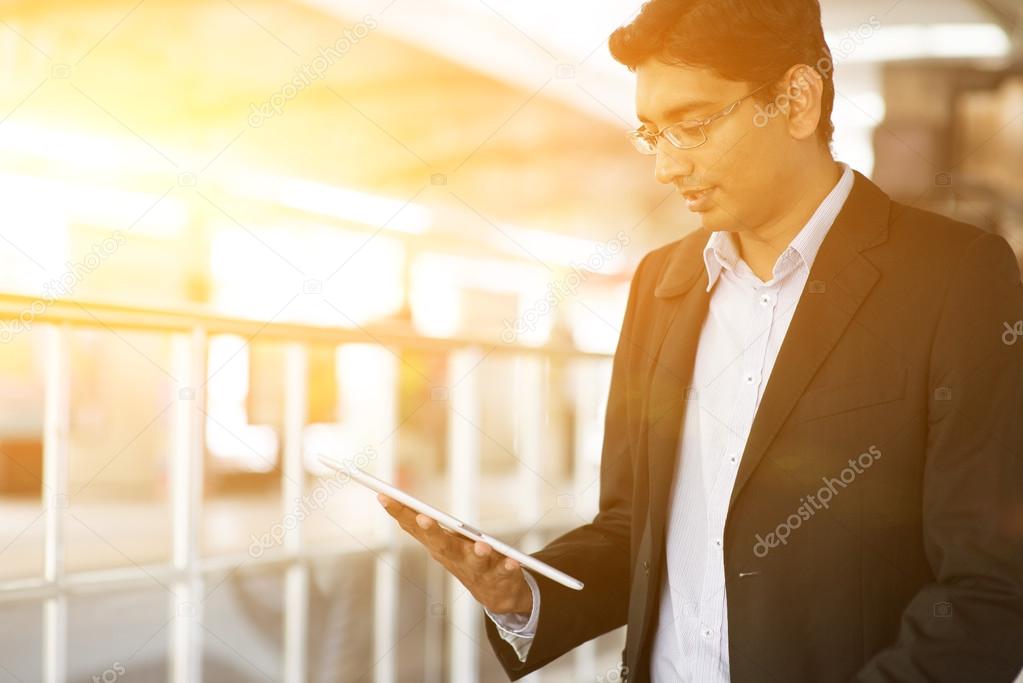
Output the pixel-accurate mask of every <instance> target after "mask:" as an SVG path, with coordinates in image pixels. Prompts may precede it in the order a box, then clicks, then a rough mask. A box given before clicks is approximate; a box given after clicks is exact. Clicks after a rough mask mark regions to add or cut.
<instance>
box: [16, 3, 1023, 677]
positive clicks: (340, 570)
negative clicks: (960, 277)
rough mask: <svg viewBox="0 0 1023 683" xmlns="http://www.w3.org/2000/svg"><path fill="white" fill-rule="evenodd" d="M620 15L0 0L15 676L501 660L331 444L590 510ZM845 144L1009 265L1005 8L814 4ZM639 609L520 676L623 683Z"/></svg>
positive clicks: (621, 242) (506, 514)
mask: <svg viewBox="0 0 1023 683" xmlns="http://www.w3.org/2000/svg"><path fill="white" fill-rule="evenodd" d="M639 5H640V3H639V2H636V1H634V0H628V1H625V2H621V1H619V2H605V1H594V0H589V1H588V2H583V1H582V0H562V1H561V2H558V3H520V2H513V1H512V0H485V1H484V0H429V1H428V2H423V1H419V2H413V1H412V0H372V1H370V0H365V1H363V0H176V1H174V2H171V1H170V0H129V1H126V2H122V1H120V0H78V1H75V2H53V1H49V0H33V1H32V2H27V1H25V2H16V1H10V0H0V226H2V228H0V311H2V316H3V317H2V319H0V343H2V345H0V519H2V524H0V681H40V680H45V681H49V682H53V683H58V682H60V681H88V680H102V681H106V682H107V683H110V682H112V681H116V680H120V679H122V678H124V679H126V680H131V681H165V680H172V681H198V680H201V679H203V678H205V679H206V680H211V681H218V682H219V681H225V682H229V681H262V680H269V681H304V680H308V681H338V680H343V681H358V680H362V681H376V682H388V681H499V680H504V677H503V674H502V673H501V671H500V669H499V667H498V665H497V663H496V660H495V659H494V657H493V655H492V654H491V653H490V649H489V646H488V644H487V643H486V638H485V636H484V634H483V624H482V620H481V617H482V614H481V612H480V610H479V609H478V606H477V605H476V604H475V602H474V601H473V599H472V597H471V596H470V595H468V594H467V593H466V592H465V591H464V590H463V589H461V588H460V586H459V585H458V584H456V583H454V582H453V581H451V580H450V579H448V578H447V577H446V576H445V574H444V573H443V572H442V571H440V570H439V569H438V568H437V567H436V566H435V565H434V564H433V563H431V562H429V561H428V558H427V557H426V555H425V554H424V553H422V552H420V551H419V550H418V549H417V548H415V547H413V546H412V545H411V544H409V543H407V542H406V541H405V539H404V538H403V537H402V535H401V534H400V533H398V532H396V530H395V527H394V525H392V524H390V523H388V522H389V521H390V520H389V518H387V517H386V516H385V515H384V513H383V511H382V510H380V509H379V507H378V506H377V505H376V503H375V502H374V500H373V497H372V495H371V494H369V493H368V492H366V491H364V490H362V489H361V488H360V487H356V486H354V485H350V484H349V483H348V482H346V481H345V480H344V478H343V477H338V476H336V475H334V474H333V473H332V472H331V471H330V470H327V469H325V468H324V467H323V466H322V465H320V463H319V461H318V457H319V456H320V455H330V456H333V457H335V458H339V459H351V460H353V461H355V462H357V463H358V464H360V465H364V466H366V468H367V469H368V470H370V471H373V472H375V473H377V474H378V475H379V476H382V477H384V478H387V479H389V480H392V481H395V482H397V483H398V484H399V485H400V486H402V487H405V488H407V489H408V490H410V491H412V492H413V493H415V494H417V495H420V496H422V497H425V498H426V499H427V500H429V501H431V502H432V503H434V504H436V505H437V506H439V507H443V508H446V509H449V510H451V511H453V512H455V513H456V514H460V515H463V516H464V517H465V518H467V519H469V520H473V521H476V522H478V523H480V524H483V525H485V526H487V527H488V528H490V529H493V530H494V531H495V532H496V533H497V535H499V536H503V537H504V538H505V540H508V541H511V542H514V543H516V544H520V545H521V546H522V547H524V548H525V549H527V550H529V551H532V550H536V549H538V548H540V547H542V545H543V544H544V543H546V542H547V541H549V540H551V539H552V538H553V537H555V536H556V535H558V534H560V533H562V532H564V531H565V530H567V529H570V528H572V527H574V526H578V525H579V524H582V523H585V522H586V521H589V520H590V519H591V518H592V515H593V514H594V512H595V511H596V505H597V495H598V485H597V477H598V466H599V458H600V442H601V438H602V419H603V410H604V401H605V399H606V394H607V388H608V382H609V377H610V354H611V353H612V352H613V350H614V346H615V343H616V341H617V338H618V332H619V324H620V321H621V318H622V314H623V312H624V306H625V298H626V295H627V291H628V282H629V279H630V276H631V273H632V270H633V269H634V267H635V265H636V264H637V263H638V261H639V260H640V258H642V256H643V255H644V254H646V253H647V252H648V251H650V250H652V249H654V248H656V247H658V246H660V245H662V244H666V243H668V242H671V241H674V240H676V239H678V238H680V237H682V236H683V235H685V234H686V233H687V232H689V231H691V230H692V229H694V228H695V226H696V223H695V221H694V220H693V218H692V217H691V216H690V215H689V214H688V212H687V211H686V209H685V206H684V203H683V202H681V201H679V200H678V199H677V198H676V197H675V196H674V190H673V188H666V187H663V186H660V185H658V184H657V183H655V182H654V179H653V168H652V162H651V160H650V159H648V158H644V157H640V156H639V155H637V154H635V153H634V151H633V150H632V148H631V146H630V144H629V143H628V141H627V139H626V137H625V135H624V134H625V132H626V131H627V130H629V129H631V128H634V127H635V126H636V125H637V124H636V121H635V116H634V113H633V107H632V76H631V74H629V72H628V71H627V70H626V69H624V67H621V66H619V65H617V64H615V63H614V62H613V61H612V60H611V58H610V56H609V54H608V52H607V47H606V41H607V37H608V35H609V34H610V33H611V31H612V30H613V29H614V28H616V27H617V26H619V25H621V24H623V23H627V22H628V21H629V20H630V18H631V17H632V15H633V14H634V13H635V12H636V10H637V9H638V7H639ZM822 5H823V11H824V19H825V27H826V29H827V35H828V42H829V44H830V46H831V48H832V52H833V53H834V56H835V62H836V74H835V78H836V88H837V91H838V93H837V97H836V106H835V115H834V120H835V124H836V127H837V132H836V142H835V153H836V156H837V157H838V158H839V159H841V160H843V161H845V162H847V163H849V164H850V165H852V166H853V167H854V168H855V169H857V170H859V171H861V172H862V173H864V174H865V175H867V176H869V177H871V178H873V179H874V180H875V181H876V182H878V183H879V184H880V185H881V186H882V188H883V189H885V190H886V191H887V192H888V193H889V194H891V195H892V196H893V197H894V198H896V199H898V200H900V201H904V202H906V203H910V204H914V205H916V206H920V207H923V208H928V209H931V210H935V211H939V212H942V213H945V214H948V215H951V216H954V217H956V218H958V219H960V220H964V221H967V222H970V223H973V224H976V225H979V226H982V227H984V228H986V229H988V230H991V231H994V232H998V233H1000V234H1002V235H1004V236H1005V237H1006V238H1007V239H1008V240H1009V241H1010V243H1011V244H1012V245H1013V246H1014V248H1015V249H1016V250H1017V253H1018V254H1020V255H1021V256H1023V180H1021V178H1023V60H1021V59H1020V55H1021V46H1023V28H1021V26H1023V23H1021V22H1023V5H1021V4H1020V3H1019V2H1018V0H941V2H933V1H932V0H823V2H822ZM622 644H623V634H622V632H615V633H611V634H608V635H606V636H604V637H602V638H600V639H599V640H597V641H596V642H593V643H590V644H587V645H586V646H584V647H582V648H580V649H579V650H578V651H576V652H575V653H574V654H572V655H570V656H567V657H564V658H562V659H561V660H559V661H558V662H555V663H553V664H551V665H550V666H549V667H547V669H545V670H544V671H542V672H539V673H537V674H534V675H533V677H532V678H531V679H530V680H531V681H540V680H549V681H563V680H579V681H581V680H615V678H614V676H615V675H616V674H615V667H616V663H617V660H618V654H619V651H620V649H621V647H622Z"/></svg>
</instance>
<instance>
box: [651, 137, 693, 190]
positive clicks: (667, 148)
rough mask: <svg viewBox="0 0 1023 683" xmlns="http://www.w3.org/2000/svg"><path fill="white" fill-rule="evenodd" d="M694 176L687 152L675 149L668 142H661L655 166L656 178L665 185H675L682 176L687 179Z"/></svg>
mask: <svg viewBox="0 0 1023 683" xmlns="http://www.w3.org/2000/svg"><path fill="white" fill-rule="evenodd" d="M692 174H693V163H692V161H691V160H690V159H689V155H688V153H687V152H686V151H685V150H681V149H679V148H678V147H675V146H674V145H672V144H671V143H670V142H668V141H667V140H663V139H662V140H659V141H658V145H657V162H656V163H655V165H654V177H655V178H656V179H657V182H659V183H663V184H664V185H674V184H676V183H675V181H676V179H677V178H679V177H680V176H681V177H683V178H687V177H689V176H691V175H692Z"/></svg>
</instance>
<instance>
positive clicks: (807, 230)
mask: <svg viewBox="0 0 1023 683" xmlns="http://www.w3.org/2000/svg"><path fill="white" fill-rule="evenodd" d="M839 165H840V166H841V167H842V177H841V178H840V179H839V181H838V183H837V184H836V185H835V187H834V188H832V190H831V192H829V193H828V196H827V197H825V198H824V201H822V202H821V203H820V205H819V206H818V207H817V210H816V211H815V212H814V214H813V215H812V216H811V217H810V220H809V221H807V222H806V225H804V226H803V228H802V229H801V230H800V231H799V233H798V234H797V235H796V236H795V237H794V238H793V239H792V241H791V242H790V243H789V246H788V247H787V248H786V249H785V251H783V252H782V253H781V255H780V256H778V260H777V261H776V262H775V264H774V271H773V275H772V279H773V278H777V277H778V276H779V275H780V274H781V273H783V272H785V271H786V269H787V268H789V267H790V264H792V263H793V262H796V263H798V261H802V262H803V264H805V265H806V269H807V271H809V270H810V268H811V267H812V266H813V261H814V259H815V258H816V257H817V252H818V251H819V250H820V247H821V244H822V243H823V242H824V238H825V237H826V236H827V234H828V230H830V229H831V226H832V225H833V224H834V222H835V219H836V218H837V217H838V214H839V212H841V210H842V206H843V205H844V204H845V201H846V199H848V198H849V193H850V191H851V190H852V186H853V179H854V177H853V172H852V169H851V168H850V167H849V165H848V164H844V163H841V162H839ZM740 260H741V258H740V256H739V249H738V246H737V244H736V242H735V237H734V235H733V234H732V233H731V232H728V231H725V230H720V231H717V232H712V233H711V234H710V238H709V239H708V240H707V246H705V247H704V249H703V262H704V266H705V267H706V269H707V291H708V292H709V291H710V290H711V289H712V288H713V287H714V283H715V282H717V279H718V277H719V276H720V275H721V271H722V270H724V269H727V270H732V271H734V270H735V268H736V267H737V266H738V265H739V261H740Z"/></svg>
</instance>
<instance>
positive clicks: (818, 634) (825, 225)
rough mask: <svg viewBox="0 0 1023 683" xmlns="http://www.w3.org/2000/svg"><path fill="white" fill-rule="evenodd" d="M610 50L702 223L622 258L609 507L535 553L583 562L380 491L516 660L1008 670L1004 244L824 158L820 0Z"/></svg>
mask: <svg viewBox="0 0 1023 683" xmlns="http://www.w3.org/2000/svg"><path fill="white" fill-rule="evenodd" d="M611 50H612V53H613V54H614V56H615V57H616V59H618V60H619V61H620V62H622V63H624V64H626V65H627V66H628V67H629V68H630V69H632V70H634V71H635V73H636V76H637V91H636V103H637V113H638V115H639V118H640V120H641V121H642V122H643V126H642V128H641V129H640V130H639V131H637V132H636V133H634V134H633V141H634V143H635V144H636V146H637V148H639V149H640V151H642V152H645V153H649V154H655V155H656V167H655V172H656V177H657V180H658V181H660V182H662V183H671V184H673V185H675V186H677V187H678V190H679V192H680V193H681V194H682V195H683V196H684V197H685V198H686V201H687V204H688V206H689V208H690V209H691V210H692V211H694V212H696V213H698V214H699V216H700V219H701V221H702V226H701V228H700V230H698V231H696V232H695V233H693V234H690V235H688V236H686V237H685V238H683V239H681V240H679V241H677V242H674V243H672V244H669V245H667V246H665V247H662V248H660V249H657V250H656V251H654V252H652V253H650V254H648V255H647V256H646V257H645V258H644V259H643V260H642V262H641V263H640V265H639V267H638V269H637V271H636V274H635V276H634V279H633V284H632V288H631V293H630V296H629V302H628V306H627V311H626V314H625V321H624V324H623V326H622V331H621V339H620V341H619V345H618V349H617V351H616V353H615V359H614V369H613V375H612V382H611V390H610V396H609V400H608V410H607V418H606V424H605V437H604V447H603V453H602V466H601V493H600V512H599V514H598V515H597V516H596V518H595V519H594V520H593V522H592V523H591V524H588V525H586V526H583V527H581V528H578V529H575V530H573V531H571V532H569V533H567V534H565V535H564V536H562V537H561V538H559V539H557V540H556V541H554V542H553V543H551V544H550V545H548V546H547V547H546V548H545V549H544V550H542V551H540V552H538V553H536V557H538V558H540V559H542V560H544V561H545V562H547V563H549V564H551V565H553V566H555V567H558V568H559V569H562V570H563V571H565V572H567V573H569V574H570V575H572V576H575V577H577V578H579V579H580V580H582V581H583V582H584V583H585V585H586V586H585V588H584V589H583V590H582V591H579V592H576V591H572V590H570V589H567V588H563V587H562V586H560V585H558V584H556V583H554V582H552V581H549V580H547V579H545V578H543V577H540V576H534V575H530V574H527V573H525V572H523V570H522V569H521V568H520V567H518V566H517V565H516V563H514V562H513V561H511V560H508V559H506V558H503V557H500V556H498V555H497V554H496V553H494V552H493V551H492V550H491V549H490V548H488V547H486V546H485V545H484V544H475V545H473V544H471V543H469V542H466V541H463V540H460V539H458V538H456V537H454V536H449V535H447V534H445V533H444V532H443V531H441V530H439V529H438V528H437V526H436V524H434V523H433V522H432V521H430V520H428V519H426V518H425V517H422V516H419V517H418V518H416V516H415V515H414V514H412V513H411V512H410V511H409V510H407V509H405V508H402V507H401V506H400V505H397V504H396V503H394V502H392V501H386V500H382V502H384V503H385V507H387V509H388V511H389V512H390V513H391V514H392V515H394V516H395V517H396V518H397V519H398V520H399V522H400V523H401V525H402V526H403V528H405V529H406V530H407V531H409V532H410V533H412V534H413V535H414V536H416V538H418V539H419V540H420V541H422V542H423V543H424V544H425V545H426V546H427V548H428V549H429V550H430V552H431V554H432V555H433V556H434V557H435V558H436V559H437V560H438V561H440V562H441V563H442V564H443V565H444V566H445V567H446V568H447V569H448V570H449V571H451V572H452V573H453V574H454V575H455V576H457V577H458V578H459V579H460V580H461V581H462V583H464V584H465V585H466V586H467V587H468V589H469V590H470V591H471V592H472V594H473V595H474V596H475V597H476V599H477V600H478V601H479V602H480V603H481V604H482V605H484V607H485V608H486V610H487V614H488V617H489V618H488V619H487V630H488V635H489V637H490V641H491V643H492V645H493V647H494V649H495V651H496V653H497V655H498V657H499V659H500V661H501V663H502V664H503V666H504V667H505V670H506V671H507V673H508V674H509V676H511V677H512V678H513V679H515V678H519V677H521V676H524V675H525V674H527V673H529V672H531V671H533V670H535V669H538V668H540V667H542V666H543V665H545V664H547V663H548V662H550V661H552V660H553V659H555V658H557V657H559V656H561V655H562V654H564V653H565V652H567V651H569V650H571V649H572V648H574V647H575V646H577V645H579V644H580V643H583V642H585V641H587V640H589V639H591V638H594V637H596V636H598V635H600V634H602V633H605V632H607V631H609V630H611V629H614V628H616V627H618V626H621V625H623V624H627V625H628V629H627V636H626V647H625V650H624V652H623V663H622V676H623V677H624V678H627V679H628V680H631V681H649V680H653V681H656V682H657V683H664V682H668V681H696V682H698V683H703V682H715V683H717V682H723V681H736V682H738V683H747V682H749V683H752V682H760V681H781V682H783V683H795V682H799V681H806V682H807V683H811V682H812V683H820V682H822V681H848V680H856V681H878V682H880V681H1011V680H1013V678H1014V677H1015V676H1016V674H1017V673H1018V672H1019V671H1020V668H1021V666H1023V589H1021V583H1023V542H1021V539H1023V503H1021V496H1023V466H1021V460H1023V420H1021V419H1019V416H1020V415H1021V414H1023V355H1021V351H1023V341H1020V343H1015V342H1016V340H1015V338H1014V337H1010V336H1007V335H1006V334H1005V332H1006V330H1007V329H1009V330H1011V329H1015V324H1016V322H1017V321H1020V320H1023V285H1021V283H1020V273H1019V267H1018V264H1017V262H1016V259H1015V257H1014V255H1013V253H1012V251H1011V250H1010V248H1009V246H1008V244H1007V243H1006V242H1005V240H1003V239H1002V238H1000V237H997V236H994V235H991V234H988V233H985V232H983V231H981V230H979V229H977V228H975V227H972V226H969V225H965V224H962V223H958V222H955V221H952V220H949V219H947V218H943V217H941V216H938V215H935V214H932V213H928V212H925V211H920V210H917V209H914V208H912V207H910V206H906V205H902V204H899V203H896V202H893V201H891V200H890V199H889V198H888V197H887V196H886V195H885V194H884V193H883V192H882V191H881V190H880V189H879V188H878V187H876V186H875V185H874V184H873V183H871V182H870V181H869V180H867V179H866V178H865V177H863V176H862V175H860V174H858V173H854V172H853V171H852V170H851V169H849V168H848V167H847V166H844V165H841V164H838V163H836V162H835V161H834V159H833V158H832V155H831V153H830V146H829V143H830V140H831V134H832V127H831V123H830V115H831V108H832V103H833V100H834V95H835V93H834V86H833V83H832V78H831V59H830V57H831V55H830V52H829V50H828V47H827V45H826V44H825V42H824V35H823V31H822V29H821V21H820V7H819V5H818V2H817V0H756V1H754V0H652V1H651V2H648V3H647V4H646V5H644V7H643V9H642V11H641V13H640V14H639V15H638V17H637V18H636V19H635V20H634V21H633V22H632V23H631V24H630V25H629V26H626V27H624V28H621V29H619V30H618V31H616V32H615V33H614V34H613V35H612V37H611ZM1021 324H1023V323H1021Z"/></svg>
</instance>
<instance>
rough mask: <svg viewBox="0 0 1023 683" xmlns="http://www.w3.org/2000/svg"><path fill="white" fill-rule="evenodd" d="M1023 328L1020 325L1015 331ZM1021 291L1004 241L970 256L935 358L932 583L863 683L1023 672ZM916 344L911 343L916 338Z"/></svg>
mask: <svg viewBox="0 0 1023 683" xmlns="http://www.w3.org/2000/svg"><path fill="white" fill-rule="evenodd" d="M1017 323H1018V324H1017ZM1017 332H1021V333H1023V285H1021V284H1020V272H1019V266H1018V264H1017V262H1016V258H1015V256H1014V255H1013V253H1012V250H1011V249H1010V248H1009V246H1008V244H1007V243H1006V242H1005V240H1004V239H1002V238H1001V237H997V236H994V235H990V234H983V235H981V236H979V237H977V238H976V239H975V240H974V241H973V242H972V243H971V244H970V245H969V246H968V247H967V249H966V250H965V252H964V254H963V256H962V258H961V260H960V263H959V266H958V268H957V270H956V272H955V273H954V274H953V277H952V279H951V282H950V284H949V290H948V292H947V293H946V295H945V301H944V304H943V307H942V312H941V318H940V322H939V324H938V327H937V330H936V333H935V338H934V343H933V347H932V350H931V357H930V369H929V372H930V375H929V376H930V387H929V389H930V405H929V409H928V434H927V453H926V464H925V467H924V474H923V476H924V493H923V510H922V516H923V532H924V544H925V550H926V553H927V558H928V562H929V563H930V565H931V569H932V572H933V574H934V581H933V582H931V583H929V584H926V585H925V586H924V587H923V588H922V589H921V590H920V591H919V592H918V593H917V594H916V596H915V597H914V598H913V600H911V601H910V604H909V605H908V607H907V608H906V610H905V612H904V613H903V616H902V622H901V625H900V629H899V633H898V638H897V641H896V642H895V643H894V644H893V645H892V646H891V647H889V648H887V649H885V650H883V651H881V652H880V653H878V654H877V656H875V657H874V658H873V659H872V660H871V661H869V662H868V663H867V665H866V666H865V667H864V668H863V669H862V670H861V671H860V672H859V674H858V675H857V677H856V680H857V681H861V682H863V683H867V682H871V683H880V682H882V681H885V682H887V681H900V682H905V681H949V682H951V681H991V682H997V681H1005V682H1006V683H1008V682H1010V681H1012V680H1014V679H1015V677H1016V675H1017V674H1018V673H1019V671H1020V668H1021V667H1023V647H1021V643H1023V419H1021V416H1023V334H1020V335H1017ZM907 333H912V331H911V330H907Z"/></svg>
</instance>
